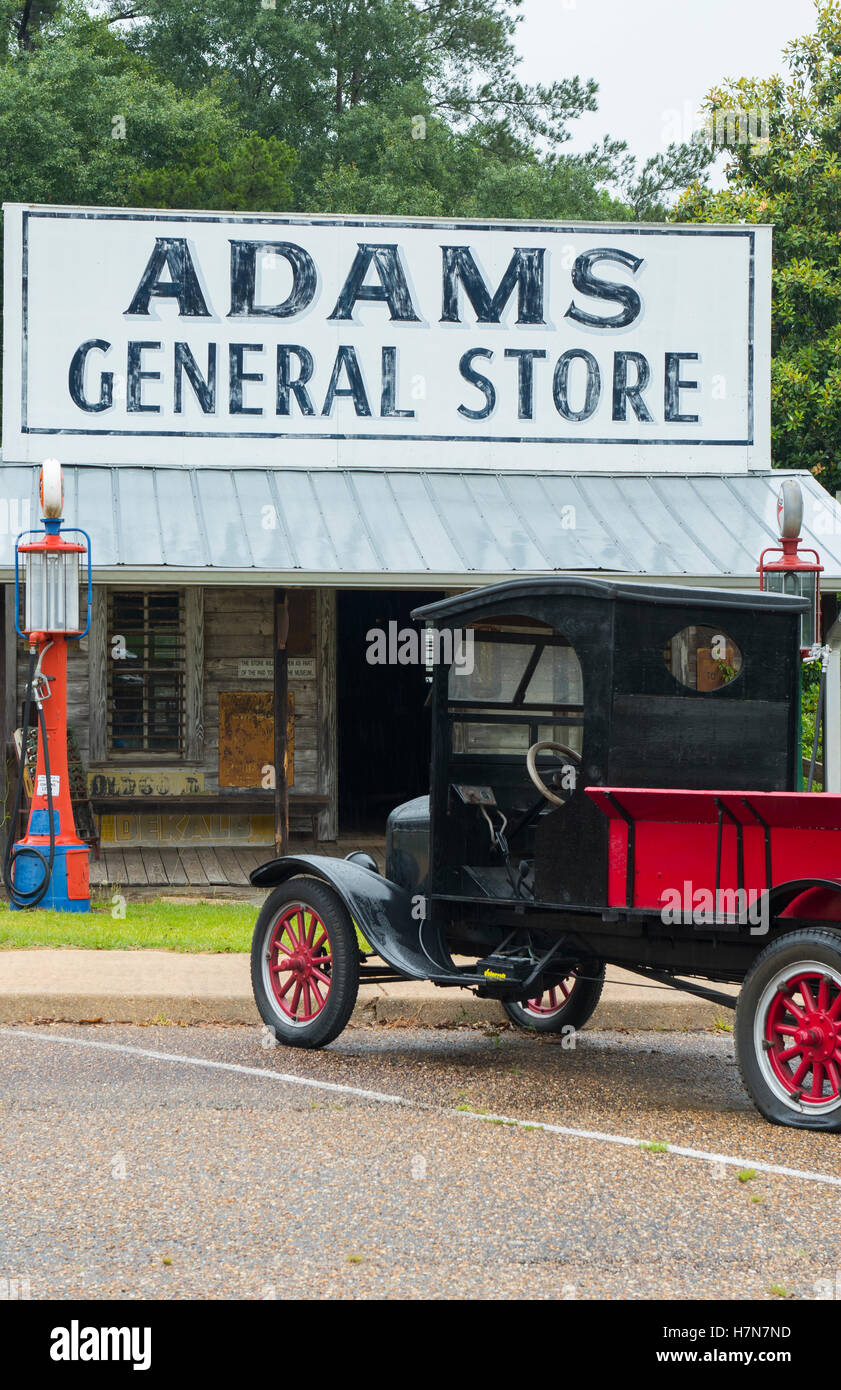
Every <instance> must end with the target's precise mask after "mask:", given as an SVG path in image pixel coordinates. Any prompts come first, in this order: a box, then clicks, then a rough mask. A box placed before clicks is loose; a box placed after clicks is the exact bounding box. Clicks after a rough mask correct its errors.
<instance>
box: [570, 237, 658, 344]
mask: <svg viewBox="0 0 841 1390" xmlns="http://www.w3.org/2000/svg"><path fill="white" fill-rule="evenodd" d="M600 261H613V262H615V264H616V265H624V266H627V267H628V269H629V270H631V271H633V272H634V274H636V272H637V271H638V270H639V268H640V266H641V265H642V257H641V256H633V255H631V252H630V251H621V250H619V248H618V247H615V246H597V247H595V248H594V250H592V251H585V252H584V253H583V254H582V255H580V256H578V257H577V258H576V261H575V264H574V266H573V267H572V283H573V285H574V286H575V288H576V289H577V290H579V291H580V293H581V294H586V295H589V296H590V297H591V298H593V299H607V300H612V301H613V302H614V303H616V302H618V303H619V304H621V305H622V308H621V310H620V311H619V313H617V314H610V315H609V316H608V317H606V318H600V317H599V316H598V315H597V314H591V313H589V312H588V311H587V310H586V309H579V308H578V306H577V304H576V303H575V300H573V301H572V303H571V304H570V306H569V308H568V309H567V311H566V314H565V316H564V317H565V318H568V319H574V320H575V322H576V323H583V324H586V325H587V326H588V327H589V328H625V327H626V325H627V324H629V323H633V322H634V319H636V318H638V317H639V314H640V311H641V309H642V301H641V299H640V297H639V295H638V294H637V291H636V290H635V289H634V288H633V286H631V285H623V284H621V283H620V282H619V281H614V280H600V279H598V277H597V276H595V275H594V274H593V266H594V265H597V264H598V263H599V262H600Z"/></svg>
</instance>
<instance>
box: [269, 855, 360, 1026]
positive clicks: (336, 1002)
mask: <svg viewBox="0 0 841 1390" xmlns="http://www.w3.org/2000/svg"><path fill="white" fill-rule="evenodd" d="M251 984H252V987H253V989H254V999H255V1001H256V1004H257V1008H258V1009H259V1011H260V1017H261V1018H262V1020H263V1022H264V1023H265V1024H266V1025H267V1027H269V1028H271V1029H272V1030H273V1032H274V1035H275V1037H276V1038H277V1039H278V1040H279V1041H280V1042H282V1043H285V1044H286V1045H287V1047H310V1048H315V1047H324V1046H325V1044H326V1043H329V1042H332V1041H333V1039H334V1038H336V1037H338V1035H339V1033H341V1031H342V1029H343V1028H344V1027H345V1025H346V1024H347V1022H348V1020H349V1018H350V1016H351V1014H352V1013H353V1007H354V1004H355V1003H356V995H357V991H358V989H359V946H358V944H357V940H356V933H355V931H354V929H353V923H352V922H351V920H350V917H349V915H348V912H347V909H346V908H345V905H344V903H343V902H342V901H341V899H340V898H339V896H338V894H337V893H335V892H334V891H333V889H332V888H329V887H328V886H327V885H326V884H324V883H320V882H319V881H318V880H317V879H312V878H295V879H291V880H290V881H289V882H287V883H284V884H283V885H282V886H281V887H279V888H275V889H274V891H273V892H272V893H270V894H269V896H268V898H267V899H266V901H265V903H264V904H263V908H262V910H261V912H260V915H259V917H258V918H257V924H256V926H255V928H254V937H253V940H252V943H251Z"/></svg>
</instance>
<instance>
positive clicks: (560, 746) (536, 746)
mask: <svg viewBox="0 0 841 1390" xmlns="http://www.w3.org/2000/svg"><path fill="white" fill-rule="evenodd" d="M539 753H557V755H558V757H559V758H571V759H572V761H573V762H574V763H576V764H577V766H578V767H580V766H581V754H580V753H576V751H575V749H574V748H567V746H566V744H565V743H552V742H551V740H546V741H545V742H544V743H533V744H532V746H531V748H530V749H529V751H528V753H527V754H526V768H527V769H528V774H529V777H530V778H531V780H532V781H533V782H534V785H535V786H536V787H537V790H538V791H539V792H540V795H541V796H543V797H545V799H546V800H547V801H551V803H552V805H553V806H565V805H566V801H565V800H564V798H563V797H562V796H558V795H557V793H556V792H551V791H550V790H549V788H548V787H547V786H546V784H545V782H544V781H543V778H542V777H541V776H540V773H539V772H538V770H537V757H538V754H539Z"/></svg>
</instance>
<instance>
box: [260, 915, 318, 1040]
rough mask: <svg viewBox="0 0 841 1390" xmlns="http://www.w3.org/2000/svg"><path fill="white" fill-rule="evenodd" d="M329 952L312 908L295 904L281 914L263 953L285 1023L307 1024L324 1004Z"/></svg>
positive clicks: (276, 1000)
mask: <svg viewBox="0 0 841 1390" xmlns="http://www.w3.org/2000/svg"><path fill="white" fill-rule="evenodd" d="M332 960H333V956H332V949H331V945H330V937H329V934H328V932H327V928H326V926H325V925H324V922H323V921H322V920H321V918H320V917H319V915H318V913H317V912H316V911H315V910H314V908H311V907H309V906H308V905H306V904H304V903H295V904H293V905H292V906H291V907H287V908H285V909H284V910H283V912H282V914H281V916H280V917H279V918H278V920H277V922H276V924H275V926H274V929H273V930H272V932H271V935H270V938H269V946H268V950H267V952H266V965H267V968H268V974H269V979H270V981H271V988H272V992H273V994H274V998H275V1002H276V1004H277V1005H278V1007H279V1009H280V1010H281V1012H282V1013H283V1014H284V1016H285V1017H286V1019H287V1020H288V1021H289V1022H291V1023H295V1024H305V1023H311V1022H312V1020H313V1019H314V1018H316V1017H317V1015H318V1014H320V1013H321V1011H322V1009H323V1008H324V1006H325V1004H326V1003H327V996H328V995H329V993H330V986H331V983H332Z"/></svg>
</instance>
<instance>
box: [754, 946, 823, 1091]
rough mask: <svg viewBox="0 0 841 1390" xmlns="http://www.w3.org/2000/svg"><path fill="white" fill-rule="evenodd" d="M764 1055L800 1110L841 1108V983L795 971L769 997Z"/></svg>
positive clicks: (808, 968)
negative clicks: (840, 1106)
mask: <svg viewBox="0 0 841 1390" xmlns="http://www.w3.org/2000/svg"><path fill="white" fill-rule="evenodd" d="M765 998H766V1000H767V1006H766V1009H765V1017H764V1031H763V1052H764V1055H765V1059H766V1066H767V1067H768V1068H770V1076H769V1080H771V1079H772V1078H773V1081H774V1082H775V1083H776V1089H778V1090H779V1089H781V1090H782V1094H783V1096H784V1098H785V1099H786V1100H787V1101H789V1103H791V1102H794V1103H796V1104H797V1105H798V1106H799V1107H801V1108H803V1107H809V1108H821V1109H826V1108H831V1107H834V1106H835V1105H837V1104H838V1103H839V1102H841V978H837V977H836V976H835V974H834V973H833V974H828V973H826V971H825V970H823V969H822V968H821V967H820V966H818V965H817V964H815V965H812V964H811V963H810V964H808V965H806V964H804V965H803V966H799V967H795V969H794V971H793V972H790V973H788V974H787V977H786V978H779V977H778V979H777V980H776V981H775V982H774V984H773V986H772V987H771V988H770V989H769V990H768V991H766V995H765Z"/></svg>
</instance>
